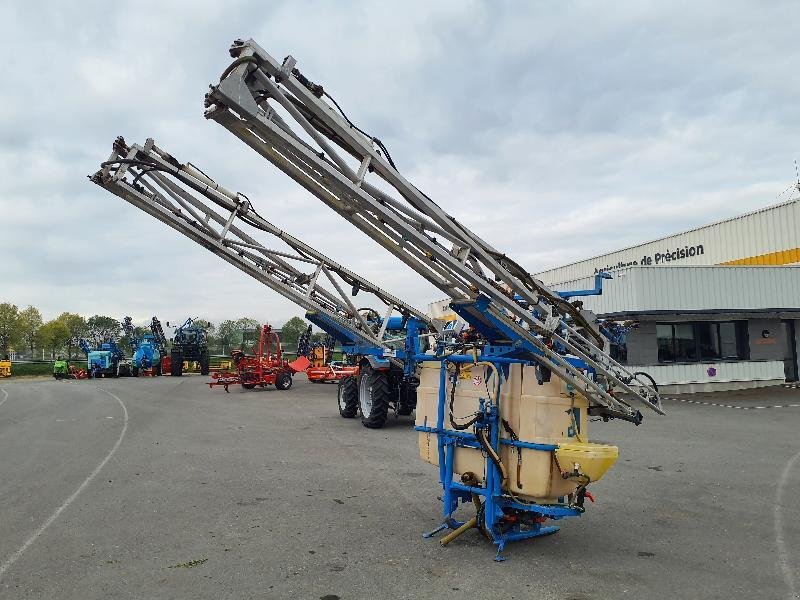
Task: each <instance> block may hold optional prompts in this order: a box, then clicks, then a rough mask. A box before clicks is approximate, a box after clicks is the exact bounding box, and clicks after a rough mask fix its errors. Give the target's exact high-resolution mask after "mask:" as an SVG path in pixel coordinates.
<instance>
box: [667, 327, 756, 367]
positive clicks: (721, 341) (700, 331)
mask: <svg viewBox="0 0 800 600" xmlns="http://www.w3.org/2000/svg"><path fill="white" fill-rule="evenodd" d="M656 338H657V340H658V362H697V361H701V360H709V361H710V360H725V359H727V360H735V359H740V360H746V359H747V358H748V357H749V355H750V347H749V343H748V339H747V321H726V322H721V323H718V322H713V321H696V322H693V323H656Z"/></svg>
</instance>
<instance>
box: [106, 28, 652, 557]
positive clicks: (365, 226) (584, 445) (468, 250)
mask: <svg viewBox="0 0 800 600" xmlns="http://www.w3.org/2000/svg"><path fill="white" fill-rule="evenodd" d="M230 54H231V56H232V57H233V59H234V60H233V62H232V63H231V64H230V65H229V66H228V67H227V68H226V69H225V70H224V72H223V74H222V77H221V78H220V82H219V84H215V85H213V86H212V88H211V91H210V92H209V93H208V94H207V95H206V109H207V110H206V113H205V114H206V118H208V119H210V120H214V121H216V122H218V123H219V124H221V125H222V126H223V127H225V128H226V129H227V130H229V131H230V132H231V133H233V134H234V135H235V136H236V137H238V138H239V139H241V140H242V141H244V142H245V143H246V144H247V145H248V146H250V147H251V148H252V149H254V150H255V151H256V152H258V153H259V154H260V155H261V156H263V157H264V158H266V159H267V160H269V161H270V162H271V163H273V164H274V165H275V166H276V167H278V168H279V169H280V170H281V171H283V172H284V173H286V174H287V175H289V176H290V177H291V178H292V179H294V180H295V181H297V182H298V183H300V184H301V185H302V186H303V187H304V188H306V189H307V190H308V191H309V192H310V193H311V194H312V195H314V196H315V197H317V198H318V199H319V200H321V201H322V202H323V203H324V204H326V205H327V206H328V207H330V208H331V209H332V210H333V211H335V212H336V213H337V214H339V215H340V216H341V217H342V218H344V219H345V220H347V221H348V222H350V223H351V224H352V225H354V226H355V227H356V228H357V229H359V230H361V231H362V232H363V233H364V234H366V235H367V236H369V237H370V238H372V239H373V240H374V241H375V242H376V243H378V244H379V245H381V246H383V247H384V248H385V249H386V250H388V251H389V252H390V253H391V254H393V255H394V256H395V257H396V258H397V259H398V260H400V261H401V262H403V263H404V264H406V265H407V266H409V267H410V268H411V269H413V270H414V271H416V272H417V273H418V274H420V275H421V276H422V277H423V278H425V279H426V280H427V281H428V282H430V283H431V284H432V285H434V286H435V287H436V288H438V289H439V290H440V291H441V292H442V293H443V294H444V295H446V296H447V297H448V298H450V299H451V301H450V308H451V309H452V310H453V311H454V312H455V313H456V315H458V317H459V318H460V319H461V320H462V321H463V322H465V323H467V324H468V327H467V328H466V329H465V330H464V331H457V330H453V329H449V328H448V327H444V326H441V324H437V323H436V322H435V321H433V320H432V319H430V318H428V317H427V316H426V315H424V314H422V313H420V312H419V311H417V310H416V309H414V308H413V307H411V306H410V305H408V304H406V303H404V302H402V301H401V300H399V299H397V298H395V297H393V296H389V295H388V294H387V293H386V292H383V290H381V289H380V288H378V287H377V286H375V285H374V284H372V283H370V282H369V281H367V280H365V279H364V278H361V277H358V276H357V275H355V274H354V273H352V271H349V270H347V269H344V268H343V267H341V266H340V265H336V264H335V263H332V261H330V259H328V258H327V257H325V256H324V255H322V254H321V253H319V252H318V251H316V250H314V249H313V248H310V247H309V246H307V245H305V244H303V243H302V242H300V241H299V240H297V239H296V238H292V237H291V236H288V234H285V233H284V232H282V231H280V230H279V229H277V228H276V227H274V226H273V225H271V224H270V223H269V222H267V221H266V220H264V219H263V218H262V217H261V216H260V215H259V214H258V213H257V212H256V211H255V210H254V208H253V206H252V204H251V202H250V201H249V199H247V198H246V197H245V196H243V195H241V194H234V193H232V192H229V191H228V190H226V189H225V188H223V187H222V186H220V185H219V184H217V183H216V182H214V181H213V180H211V179H210V178H208V177H207V176H206V175H204V174H203V173H202V172H200V171H199V170H198V169H196V168H195V167H193V166H191V165H190V164H188V163H187V164H181V163H179V162H178V161H177V160H175V159H174V158H173V157H172V156H171V155H169V154H167V153H166V152H164V151H163V150H160V149H159V148H157V147H156V146H155V144H154V143H153V142H152V140H148V141H147V142H146V143H145V145H144V146H136V145H133V146H128V145H127V144H125V142H124V140H122V139H121V138H120V139H118V140H117V142H115V145H114V152H113V153H112V156H111V158H110V159H109V160H108V161H106V162H105V163H103V165H102V166H101V170H100V171H99V172H98V173H96V174H95V175H94V176H92V181H94V182H95V183H97V184H98V185H101V186H103V187H105V188H106V189H108V190H109V191H111V192H113V193H115V194H117V195H119V196H120V197H122V198H123V199H125V200H126V201H128V202H130V203H131V204H134V205H135V206H137V207H139V208H140V209H142V210H144V211H145V212H148V213H149V214H151V215H152V216H154V217H155V218H157V219H159V220H161V221H162V222H165V223H167V224H168V225H170V226H171V227H173V228H174V229H176V230H177V231H180V232H181V233H183V234H184V235H186V236H187V237H189V238H191V239H193V240H195V241H196V242H198V243H200V244H201V245H203V246H204V247H206V248H208V249H209V250H211V251H212V252H214V253H215V254H217V255H218V256H221V257H222V258H223V259H225V260H227V261H228V262H230V263H231V264H233V265H234V266H236V267H237V268H239V269H241V270H242V271H244V272H246V273H248V274H249V275H251V276H252V277H254V278H255V279H257V280H259V281H261V282H262V283H264V284H265V285H267V286H268V287H270V288H272V289H273V290H275V291H277V292H278V293H280V294H282V295H284V296H285V297H287V298H289V299H291V300H292V301H294V302H296V303H297V304H299V305H300V306H303V307H304V308H306V310H307V311H308V312H307V314H306V318H307V319H309V320H310V321H311V322H312V323H314V324H316V325H318V326H319V327H320V328H321V329H322V330H323V331H325V332H326V333H329V334H330V335H332V336H334V337H335V338H336V339H337V340H338V341H339V342H341V343H342V346H343V350H344V349H345V348H347V350H346V351H347V352H348V354H349V355H350V356H351V357H353V363H354V366H357V367H358V375H357V377H347V378H345V379H343V380H342V381H341V383H340V385H339V394H338V399H339V409H340V412H341V413H342V415H343V416H352V414H351V413H352V412H353V411H352V410H351V409H354V410H358V409H359V408H360V411H361V412H362V420H363V422H364V424H365V425H367V426H381V425H383V423H384V422H385V415H386V410H385V409H386V407H387V405H390V404H393V406H394V407H395V410H397V412H406V411H407V412H411V409H412V408H413V407H414V406H416V425H415V430H416V431H417V434H418V440H419V451H420V455H421V457H422V459H423V460H424V461H426V462H428V463H430V464H432V465H434V466H435V467H436V468H437V469H438V473H439V482H440V484H441V486H442V494H441V501H442V515H443V519H442V522H441V525H440V526H439V527H438V528H436V529H435V530H434V531H433V532H431V533H430V534H428V535H433V534H434V533H438V532H440V531H443V530H448V529H449V530H451V531H450V532H449V533H448V534H447V535H445V536H444V537H443V538H442V539H441V542H442V544H443V545H445V544H447V543H450V542H451V541H452V540H453V539H455V538H456V537H458V536H459V535H461V534H462V533H463V532H465V531H467V530H469V529H472V528H476V529H478V530H479V531H481V532H482V533H483V534H484V535H485V536H486V537H488V538H490V539H491V540H492V541H493V542H494V544H495V545H496V546H497V554H496V558H497V559H498V560H502V552H503V550H504V548H505V546H506V544H507V543H508V542H510V541H515V540H521V539H525V538H532V537H537V536H542V535H547V534H551V533H554V532H555V531H557V530H558V527H556V526H555V525H554V523H555V522H557V521H559V520H561V519H563V518H565V517H572V516H578V515H580V514H582V513H583V511H584V510H585V500H586V499H587V498H590V497H591V493H590V492H589V490H588V488H589V486H590V485H592V484H593V483H595V482H597V481H598V480H599V479H600V478H601V477H602V476H603V475H604V473H605V472H606V471H607V470H608V468H610V467H611V466H612V465H613V463H614V462H615V460H616V459H617V455H618V451H617V448H616V447H615V446H611V445H608V444H600V443H593V442H590V441H589V431H588V429H589V420H590V417H593V418H594V419H593V420H595V421H598V420H599V421H608V420H611V419H620V420H624V421H628V422H631V423H634V424H636V425H639V424H640V423H641V422H642V419H643V415H642V413H641V411H640V410H639V408H640V407H645V408H646V409H648V410H652V411H654V412H656V413H660V414H663V412H664V411H663V408H662V407H661V402H660V397H659V395H658V391H657V389H655V386H653V385H652V380H651V379H649V377H647V376H646V375H644V374H642V373H637V372H631V371H630V370H628V369H627V367H625V366H624V365H621V364H619V363H618V362H617V361H616V360H614V359H613V358H612V357H611V356H609V355H608V354H607V353H606V352H605V351H604V349H603V348H604V344H605V338H604V337H603V335H602V334H601V333H600V332H599V331H598V329H597V328H598V323H597V322H596V320H595V319H594V318H593V317H592V315H590V314H588V313H587V312H585V311H581V310H579V309H578V308H577V307H576V306H575V305H574V304H573V302H572V301H570V300H569V299H567V298H563V297H561V296H560V295H559V294H558V293H556V292H554V291H553V290H550V289H549V288H548V287H547V286H545V285H544V284H542V282H540V281H538V280H537V279H535V278H534V277H533V276H532V275H531V274H530V273H529V272H528V271H526V270H525V269H524V268H523V267H522V266H521V265H519V264H518V263H517V262H515V261H514V260H513V259H512V258H510V257H509V256H507V255H506V254H505V253H503V252H502V251H500V250H498V249H496V248H494V247H493V246H491V245H490V244H488V243H487V242H486V241H484V240H482V239H481V238H480V237H479V236H478V235H477V234H476V233H474V232H473V231H471V230H470V229H469V228H468V227H466V226H465V225H463V224H462V223H460V222H459V221H458V220H457V219H456V218H454V217H453V216H451V215H449V214H448V213H446V212H445V211H444V210H443V209H442V208H441V207H440V206H439V205H437V204H436V203H434V202H433V200H431V198H430V197H428V196H427V195H425V194H424V193H423V192H421V191H420V190H419V189H418V188H417V187H415V186H414V185H413V184H411V183H410V182H409V181H408V180H407V179H406V178H405V177H404V176H403V175H402V174H401V173H400V172H399V171H398V169H397V167H396V165H395V163H394V161H393V160H392V158H391V155H390V154H389V152H388V150H387V148H386V147H385V145H384V144H383V143H382V142H381V141H380V140H379V139H378V138H376V137H375V136H372V135H369V134H367V133H365V132H364V130H363V129H361V128H359V127H357V126H356V125H355V124H354V123H353V122H352V121H351V120H350V119H349V118H348V117H347V116H345V114H344V113H343V112H342V110H341V109H340V107H339V105H338V104H337V103H336V102H335V101H334V100H333V99H332V98H331V96H330V95H329V93H328V92H327V91H325V89H324V88H323V86H322V85H319V84H317V83H314V82H312V81H311V80H310V79H308V78H307V77H306V76H304V75H303V74H302V73H301V72H300V71H299V70H298V69H297V66H296V61H295V59H294V58H292V57H291V56H289V57H287V58H286V59H284V60H283V61H280V62H279V61H276V60H275V59H274V58H273V57H272V56H270V55H269V54H268V53H266V52H265V51H264V50H263V49H262V48H261V47H260V46H259V45H258V44H256V43H255V42H253V41H252V40H249V41H247V42H243V41H240V40H237V41H236V42H235V43H234V44H233V46H232V47H231V49H230ZM201 196H202V197H204V198H203V199H201ZM244 225H246V226H249V227H251V228H253V229H254V230H256V231H257V232H258V233H259V234H260V233H263V232H266V233H268V234H270V235H273V236H275V237H277V238H279V239H280V240H282V241H283V242H285V243H287V244H288V245H289V246H290V248H291V251H290V252H283V251H272V250H269V249H267V248H266V247H265V246H263V245H261V244H260V243H259V242H258V241H257V240H256V239H255V238H253V237H252V236H250V235H249V234H247V233H246V232H245V231H244ZM298 264H301V265H303V267H304V268H311V269H312V270H311V272H310V273H308V272H305V271H304V270H303V269H300V268H298V267H297V266H296V265H298ZM334 275H335V276H334ZM322 278H327V279H328V280H329V281H330V282H331V283H332V284H333V288H334V290H330V289H326V288H322V287H321V286H320V280H321V279H322ZM346 289H351V290H352V292H351V295H352V296H355V295H356V294H357V293H359V292H360V291H364V290H367V291H368V292H370V293H371V294H372V296H373V298H377V299H378V300H380V301H381V302H382V309H378V308H377V307H374V308H370V309H366V310H360V309H358V308H356V306H355V305H354V304H353V302H352V301H351V299H350V297H349V296H348V295H347V293H346V292H345V290H346ZM573 295H574V294H573ZM362 306H363V305H362ZM354 399H355V400H354ZM459 505H467V506H469V507H472V508H473V509H474V516H472V517H471V518H469V519H467V520H465V521H461V520H458V519H457V518H456V517H455V511H456V509H457V508H458V507H459Z"/></svg>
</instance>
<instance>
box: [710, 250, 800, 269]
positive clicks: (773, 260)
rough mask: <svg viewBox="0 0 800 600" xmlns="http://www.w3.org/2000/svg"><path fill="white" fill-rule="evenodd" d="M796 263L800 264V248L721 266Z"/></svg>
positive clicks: (732, 261) (743, 259)
mask: <svg viewBox="0 0 800 600" xmlns="http://www.w3.org/2000/svg"><path fill="white" fill-rule="evenodd" d="M796 262H800V248H792V249H791V250H778V251H777V252H770V253H768V254H759V255H758V256H751V257H749V258H739V259H737V260H729V261H728V262H724V263H720V264H721V265H725V266H740V265H789V264H792V263H796Z"/></svg>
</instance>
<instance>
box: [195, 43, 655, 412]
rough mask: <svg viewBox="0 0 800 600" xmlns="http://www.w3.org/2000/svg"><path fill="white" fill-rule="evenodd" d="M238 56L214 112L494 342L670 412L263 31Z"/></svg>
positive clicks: (601, 403) (209, 107)
mask: <svg viewBox="0 0 800 600" xmlns="http://www.w3.org/2000/svg"><path fill="white" fill-rule="evenodd" d="M230 53H231V56H232V57H233V58H234V60H233V62H232V63H231V64H230V65H229V66H228V67H227V68H226V69H225V71H224V72H223V73H222V76H221V78H220V82H219V84H218V85H214V86H212V87H211V91H210V92H209V93H208V94H207V95H206V113H205V114H206V118H208V119H212V120H214V121H216V122H218V123H219V124H221V125H222V126H223V127H225V128H226V129H228V130H229V131H230V132H231V133H233V134H234V135H235V136H237V137H238V138H239V139H241V140H242V141H244V142H245V143H246V144H247V145H249V146H250V147H251V148H253V149H254V150H255V151H256V152H258V153H259V154H261V155H262V156H263V157H265V158H266V159H267V160H269V161H270V162H272V163H273V164H274V165H275V166H277V167H278V168H279V169H280V170H282V171H283V172H284V173H286V174H287V175H289V176H290V177H292V178H293V179H294V180H295V181H297V182H298V183H299V184H300V185H302V186H303V187H305V188H306V189H307V190H308V191H310V192H311V193H312V194H313V195H314V196H316V197H317V198H318V199H320V200H321V201H322V202H324V203H325V204H326V205H327V206H329V207H330V208H332V209H333V210H334V211H336V212H337V213H338V214H339V215H341V216H342V217H343V218H345V219H346V220H348V221H349V222H350V223H352V224H353V225H355V226H356V227H357V228H358V229H360V230H361V231H362V232H364V233H365V234H367V235H368V236H369V237H371V238H372V239H373V240H375V241H377V242H378V243H379V244H381V245H382V246H383V247H384V248H386V249H387V250H389V251H390V252H391V253H393V254H394V255H395V256H396V257H397V258H399V259H400V260H401V261H403V262H404V263H405V264H407V265H409V266H410V267H411V268H412V269H413V270H415V271H416V272H417V273H419V274H420V275H422V276H423V277H424V278H425V279H427V280H428V281H429V282H431V283H432V284H433V285H435V286H436V287H437V288H439V289H440V290H441V291H442V292H444V293H445V294H447V295H448V297H450V298H452V299H453V302H452V306H453V308H454V309H455V310H456V311H457V312H459V313H460V314H461V315H462V316H464V317H465V318H466V319H467V320H468V321H469V322H470V323H472V324H473V325H474V326H475V327H476V328H477V329H478V330H479V331H480V332H481V333H482V334H483V335H484V337H485V338H486V339H487V340H489V341H490V342H491V343H497V344H505V345H511V346H514V347H516V348H517V349H518V350H519V352H520V353H521V354H524V353H527V354H528V355H530V356H532V357H534V360H536V361H537V362H538V363H539V364H540V365H541V366H542V367H544V368H545V369H546V370H549V371H550V372H552V373H554V374H556V375H557V376H558V377H560V378H562V379H563V380H565V381H566V382H568V383H569V384H571V385H573V386H574V387H575V388H576V390H577V391H579V392H580V393H581V394H583V395H584V396H586V397H587V398H588V399H589V401H590V402H591V403H592V405H593V406H594V407H595V409H596V414H604V415H607V416H612V417H619V418H623V419H627V420H633V421H634V422H638V419H640V418H641V415H640V413H639V411H637V410H635V409H634V407H633V404H632V403H635V402H638V403H641V404H643V405H644V406H646V407H648V408H650V409H652V410H654V411H655V412H657V413H661V414H663V412H664V411H663V409H662V407H661V401H660V397H659V395H658V392H657V390H655V389H654V388H653V387H651V386H650V382H649V381H648V380H647V379H646V378H643V377H641V375H640V374H637V373H633V372H630V371H629V370H628V369H627V368H626V367H624V366H622V365H620V364H619V363H618V362H616V361H615V360H613V359H612V358H611V357H610V356H609V355H608V354H606V353H605V352H604V350H603V349H602V346H603V340H602V337H601V336H600V334H599V333H598V332H597V331H596V330H595V329H594V328H593V327H592V324H590V323H587V321H586V320H585V318H584V317H583V316H582V315H581V313H580V312H579V311H578V310H577V309H576V308H575V307H574V306H573V305H572V304H571V303H570V302H569V301H567V300H565V299H563V298H561V297H559V296H558V294H556V293H555V292H553V291H552V290H550V289H549V288H548V287H546V286H545V285H544V284H543V283H542V282H540V281H538V280H537V279H535V278H534V277H533V276H532V275H531V274H530V273H528V272H527V271H526V270H525V269H524V268H523V267H521V266H520V265H519V264H517V263H516V262H514V261H513V260H512V259H511V258H509V257H508V256H506V255H505V254H504V253H502V252H501V251H499V250H497V249H496V248H494V247H492V246H491V245H490V244H489V243H487V242H486V241H484V240H482V239H481V238H480V237H478V235H476V234H475V233H474V232H472V231H471V230H470V229H469V228H467V227H466V226H465V225H463V224H462V223H460V222H459V221H458V220H456V219H455V218H454V217H452V216H451V215H449V214H447V213H446V212H445V211H444V210H443V209H442V208H441V207H440V206H439V205H438V204H436V203H435V202H434V201H433V200H431V199H430V198H429V197H428V196H427V195H425V194H424V193H423V192H421V191H420V190H419V189H417V188H416V187H415V186H414V185H413V184H412V183H411V182H409V181H408V180H407V179H406V178H405V177H404V176H403V175H402V174H401V173H400V172H399V170H398V169H397V167H396V165H395V164H394V162H393V161H392V158H391V156H390V154H389V153H388V151H387V150H386V148H385V146H384V145H383V143H382V142H381V141H380V140H379V139H377V138H375V137H373V136H371V135H369V134H367V133H366V132H365V131H363V130H362V129H360V128H358V127H357V126H356V125H355V124H354V123H353V122H352V121H350V119H349V118H348V117H347V116H346V115H345V113H344V112H343V111H342V110H341V108H340V107H339V105H338V104H337V103H336V101H335V100H333V98H331V96H330V95H329V94H328V93H327V92H326V91H325V90H324V88H323V87H322V86H321V85H318V84H316V83H313V82H312V81H310V80H309V79H308V78H307V77H305V76H304V75H303V74H302V73H301V72H300V71H299V70H298V69H297V68H296V60H295V59H294V58H292V57H291V56H288V57H286V59H284V60H283V61H282V62H279V61H277V60H276V59H274V58H273V57H272V56H270V55H269V54H268V53H267V52H266V51H265V50H264V49H263V48H261V47H260V46H259V45H258V44H257V43H256V42H254V41H253V40H248V41H246V42H244V41H241V40H237V41H236V42H234V44H233V46H232V47H231V50H230ZM230 200H231V201H232V200H233V199H230ZM233 210H234V206H233V205H231V211H233ZM573 358H578V359H580V361H582V364H583V365H584V366H585V367H588V368H589V369H591V370H592V371H593V372H594V374H592V373H589V372H587V371H586V369H585V368H581V367H579V366H575V364H574V363H575V362H576V361H575V360H571V359H573Z"/></svg>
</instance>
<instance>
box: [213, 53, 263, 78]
mask: <svg viewBox="0 0 800 600" xmlns="http://www.w3.org/2000/svg"><path fill="white" fill-rule="evenodd" d="M245 63H255V64H258V61H257V60H256V57H255V56H240V57H239V58H237V59H236V60H235V61H233V62H232V63H231V64H229V65H228V68H226V69H225V70H224V71H223V72H222V75H220V76H219V80H220V82H221V81H222V80H223V79H225V78H226V77H227V76H228V75H230V74H231V72H232V71H233V70H234V69H235V68H236V67H238V66H239V65H243V64H245Z"/></svg>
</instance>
